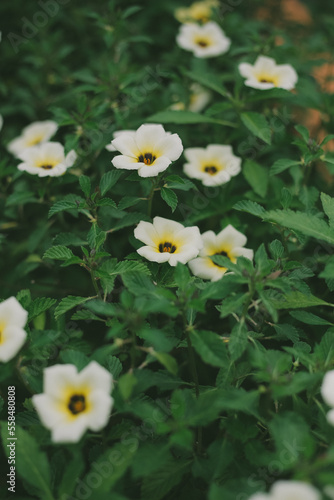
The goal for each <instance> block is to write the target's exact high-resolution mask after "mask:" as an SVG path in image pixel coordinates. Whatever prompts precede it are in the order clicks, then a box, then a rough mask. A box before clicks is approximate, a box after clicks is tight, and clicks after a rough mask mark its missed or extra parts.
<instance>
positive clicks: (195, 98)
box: [169, 83, 212, 113]
mask: <svg viewBox="0 0 334 500" xmlns="http://www.w3.org/2000/svg"><path fill="white" fill-rule="evenodd" d="M211 97H212V96H211V92H209V91H208V90H206V89H205V88H203V87H202V86H201V85H199V84H198V83H193V84H192V85H191V86H190V96H189V103H188V105H187V106H186V104H185V103H184V102H181V101H179V102H175V103H174V104H172V105H171V106H170V107H169V109H173V110H176V111H183V110H187V111H192V112H193V113H200V112H201V111H202V110H203V109H204V108H205V107H206V106H207V105H208V104H209V102H210V100H211Z"/></svg>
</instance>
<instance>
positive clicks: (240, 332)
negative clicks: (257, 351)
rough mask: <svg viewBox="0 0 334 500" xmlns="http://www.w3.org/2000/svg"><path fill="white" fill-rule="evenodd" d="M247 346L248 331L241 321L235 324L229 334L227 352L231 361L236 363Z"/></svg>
mask: <svg viewBox="0 0 334 500" xmlns="http://www.w3.org/2000/svg"><path fill="white" fill-rule="evenodd" d="M247 344H248V330H247V327H246V325H245V322H244V321H243V320H240V321H239V323H237V324H236V325H235V326H234V327H233V329H232V331H231V334H230V338H229V342H228V350H229V352H230V355H231V360H232V361H236V360H237V359H239V358H240V356H241V355H242V354H243V352H244V351H245V349H246V347H247Z"/></svg>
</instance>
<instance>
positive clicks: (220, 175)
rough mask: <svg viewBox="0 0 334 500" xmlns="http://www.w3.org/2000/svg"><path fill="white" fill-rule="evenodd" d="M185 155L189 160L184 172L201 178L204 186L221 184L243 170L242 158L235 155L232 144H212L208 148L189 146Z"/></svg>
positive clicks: (194, 177) (192, 176)
mask: <svg viewBox="0 0 334 500" xmlns="http://www.w3.org/2000/svg"><path fill="white" fill-rule="evenodd" d="M184 155H185V157H186V158H187V160H188V163H186V164H185V165H184V167H183V170H184V173H185V174H187V175H188V176H189V177H191V178H193V179H199V180H200V181H202V183H203V184H204V186H220V185H221V184H225V183H226V182H228V181H229V180H230V179H231V177H233V176H235V175H238V173H239V172H240V170H241V159H240V158H238V157H237V156H234V154H233V151H232V147H231V146H222V145H218V144H210V145H209V146H207V147H206V148H187V149H185V150H184Z"/></svg>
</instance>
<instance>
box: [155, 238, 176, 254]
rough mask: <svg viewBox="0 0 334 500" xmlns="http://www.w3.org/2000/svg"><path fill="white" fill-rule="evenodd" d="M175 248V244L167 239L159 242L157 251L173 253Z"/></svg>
mask: <svg viewBox="0 0 334 500" xmlns="http://www.w3.org/2000/svg"><path fill="white" fill-rule="evenodd" d="M175 250H176V246H175V245H173V244H172V243H170V242H169V241H165V242H164V243H159V252H160V253H164V252H168V253H174V252H175Z"/></svg>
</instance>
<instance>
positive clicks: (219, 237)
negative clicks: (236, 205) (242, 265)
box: [189, 224, 253, 281]
mask: <svg viewBox="0 0 334 500" xmlns="http://www.w3.org/2000/svg"><path fill="white" fill-rule="evenodd" d="M202 241H203V248H202V250H201V251H200V253H199V256H198V257H197V258H196V259H194V260H192V261H190V262H189V267H190V270H191V272H192V273H193V274H194V275H195V276H198V277H199V278H202V279H209V280H211V281H217V280H219V279H221V278H222V277H223V276H224V274H225V273H226V271H227V268H225V267H221V266H219V265H218V264H215V263H214V262H213V261H212V259H211V258H210V257H211V256H213V255H222V256H224V257H227V258H228V259H230V260H231V261H232V262H236V260H237V257H240V256H243V257H246V258H248V259H250V260H251V259H252V258H253V250H251V249H249V248H244V245H245V244H246V243H247V238H246V236H245V235H244V234H242V233H241V232H240V231H237V230H236V229H235V228H234V227H233V226H232V225H231V224H229V225H228V226H226V227H225V228H224V229H223V230H222V231H220V233H218V234H215V233H214V232H213V231H206V232H205V233H203V234H202Z"/></svg>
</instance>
